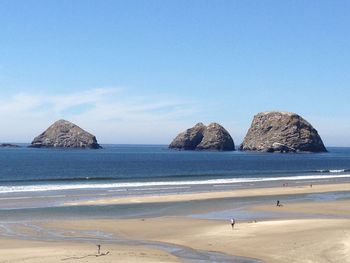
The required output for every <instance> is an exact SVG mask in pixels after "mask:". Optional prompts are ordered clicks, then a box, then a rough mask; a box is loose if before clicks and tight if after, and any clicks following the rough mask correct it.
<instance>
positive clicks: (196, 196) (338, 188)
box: [66, 183, 350, 206]
mask: <svg viewBox="0 0 350 263" xmlns="http://www.w3.org/2000/svg"><path fill="white" fill-rule="evenodd" d="M342 191H350V183H339V184H318V185H313V186H312V187H310V185H309V184H304V185H300V186H285V187H283V186H282V187H269V188H249V189H235V190H232V191H216V192H203V193H190V194H170V195H157V194H155V195H152V196H133V197H118V198H106V199H105V198H99V199H94V200H88V201H79V202H67V203H66V205H67V206H71V205H111V204H129V203H155V202H157V203H160V202H185V201H193V200H209V199H220V198H230V197H254V196H277V195H296V194H308V193H327V192H342Z"/></svg>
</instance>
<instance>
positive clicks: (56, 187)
mask: <svg viewBox="0 0 350 263" xmlns="http://www.w3.org/2000/svg"><path fill="white" fill-rule="evenodd" d="M335 178H350V174H328V175H298V176H282V177H252V178H225V179H208V180H195V181H157V182H155V181H154V182H120V183H85V184H42V185H15V186H0V193H19V192H42V191H62V190H82V189H112V188H125V189H128V188H137V187H154V186H186V185H187V186H191V185H219V184H237V183H249V182H269V181H270V182H273V181H299V180H319V179H335Z"/></svg>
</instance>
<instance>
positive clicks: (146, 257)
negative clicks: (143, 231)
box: [0, 239, 181, 263]
mask: <svg viewBox="0 0 350 263" xmlns="http://www.w3.org/2000/svg"><path fill="white" fill-rule="evenodd" d="M0 247H1V249H0V255H1V256H0V262H1V263H5V262H6V263H9V262H24V263H54V262H102V263H107V262H135V263H136V262H181V261H180V260H179V259H178V258H176V257H175V256H173V255H171V254H170V253H166V252H164V251H162V250H160V249H152V248H146V247H140V246H137V247H135V246H120V245H115V244H113V245H110V244H103V245H102V248H101V252H102V253H106V252H107V251H108V252H109V253H108V254H107V255H106V256H96V254H97V247H96V245H95V244H89V243H83V242H79V243H78V242H47V241H46V242H42V241H29V240H18V239H0Z"/></svg>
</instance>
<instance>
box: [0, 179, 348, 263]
mask: <svg viewBox="0 0 350 263" xmlns="http://www.w3.org/2000/svg"><path fill="white" fill-rule="evenodd" d="M349 190H350V184H330V185H326V184H322V185H314V186H313V187H312V188H311V187H310V186H302V187H294V186H293V187H277V188H257V189H244V190H235V191H226V192H211V193H195V194H186V195H169V196H145V197H140V196H138V197H137V198H136V199H133V198H119V199H112V200H110V199H109V200H98V201H96V200H94V201H92V202H90V203H89V204H100V205H103V204H121V203H125V202H129V203H133V202H137V203H138V202H140V203H141V204H142V203H143V202H144V203H152V202H165V201H166V202H170V201H172V202H179V203H181V202H186V201H188V200H203V201H204V202H205V200H208V202H207V204H208V206H212V207H210V209H209V210H215V199H220V198H228V197H247V196H256V197H257V199H260V198H261V197H264V196H265V197H266V196H271V197H273V196H277V195H286V196H287V195H289V196H293V195H298V194H304V193H321V196H322V193H324V194H325V193H329V192H339V191H342V192H346V191H349ZM271 199H273V198H271ZM281 202H282V204H283V206H282V207H276V206H275V204H272V203H262V204H258V205H257V204H256V203H254V204H252V205H250V206H247V207H246V208H245V209H248V210H251V211H254V212H257V213H259V212H262V213H265V212H267V213H269V212H278V213H283V214H285V215H286V216H284V217H283V218H282V217H281V218H277V219H276V218H274V219H272V218H271V219H267V220H261V221H260V220H258V221H255V218H251V219H249V220H244V221H240V220H237V223H236V225H235V227H234V229H232V228H231V225H230V222H229V218H227V220H209V219H199V218H193V217H189V216H190V214H188V216H186V215H181V216H166V217H153V218H132V219H131V218H126V219H117V218H113V219H112V218H111V219H89V220H86V219H84V218H81V219H76V220H46V221H45V220H41V221H32V222H29V224H22V223H18V224H14V225H13V229H12V231H10V229H7V228H6V224H4V225H3V226H2V228H1V231H0V236H3V238H2V239H1V240H0V255H1V259H0V262H49V263H51V262H183V261H187V262H198V261H199V260H196V258H195V257H193V256H197V255H199V256H201V257H200V258H201V259H203V257H204V258H206V259H207V260H206V261H205V262H215V255H214V256H213V258H210V255H211V254H210V252H220V253H223V254H220V255H219V256H223V258H224V256H225V255H233V256H242V257H245V258H248V259H247V260H248V261H245V258H243V259H240V260H241V261H238V262H249V258H251V259H259V260H262V261H263V262H273V263H275V262H302V263H303V262H305V263H310V262H321V263H323V262H345V263H346V262H350V218H349V212H350V208H349V207H350V200H348V199H345V200H333V201H329V200H327V201H322V199H320V200H318V201H312V202H311V201H305V202H288V201H287V202H284V201H283V200H281ZM74 205H77V204H74ZM178 207H179V209H181V206H178ZM92 208H93V206H92ZM178 212H179V214H182V213H181V211H178ZM219 212H220V211H219ZM300 213H301V214H304V215H308V218H305V217H298V215H299V214H300ZM288 217H289V218H291V219H285V218H288ZM6 231H7V232H6ZM63 233H64V234H63ZM101 233H103V234H101ZM6 234H7V237H6ZM88 237H90V238H88ZM91 237H93V238H94V239H91ZM96 237H99V238H96ZM30 239H33V240H30ZM34 239H37V240H43V241H45V240H46V242H43V241H34ZM100 241H102V243H103V245H102V251H103V252H104V251H107V250H108V251H110V254H109V255H107V256H103V257H93V256H89V257H86V258H81V259H79V258H72V257H82V256H85V255H89V254H91V253H92V254H93V253H95V252H96V251H97V250H96V244H97V243H98V242H100ZM179 248H180V250H179ZM181 248H183V249H182V251H181ZM191 249H193V250H191ZM174 251H180V252H176V253H178V254H176V253H175V252H174ZM196 251H199V252H198V253H197V252H196ZM201 251H204V252H203V253H202V252H201ZM191 253H192V254H191ZM219 256H218V257H217V258H219ZM69 257H70V258H69ZM191 257H192V260H191ZM67 258H68V259H67ZM217 258H216V259H217ZM62 260H64V261H62ZM202 262H203V261H202ZM216 262H232V261H230V260H229V259H228V260H227V261H223V260H217V261H216ZM250 262H253V261H250Z"/></svg>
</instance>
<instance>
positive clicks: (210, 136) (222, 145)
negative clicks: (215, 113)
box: [169, 123, 235, 151]
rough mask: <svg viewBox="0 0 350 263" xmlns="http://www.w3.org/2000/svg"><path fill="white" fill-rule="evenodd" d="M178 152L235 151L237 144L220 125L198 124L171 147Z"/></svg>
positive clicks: (180, 136) (172, 143)
mask: <svg viewBox="0 0 350 263" xmlns="http://www.w3.org/2000/svg"><path fill="white" fill-rule="evenodd" d="M169 148H171V149H177V150H200V151H234V150H235V144H234V142H233V139H232V137H231V135H230V134H229V133H228V131H226V130H225V128H224V127H222V126H221V125H220V124H218V123H211V124H209V125H208V126H205V125H204V124H203V123H197V124H196V125H195V126H193V127H192V128H189V129H187V130H186V131H184V132H182V133H180V134H179V135H177V136H176V137H175V139H174V140H173V141H172V142H171V144H170V145H169Z"/></svg>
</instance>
